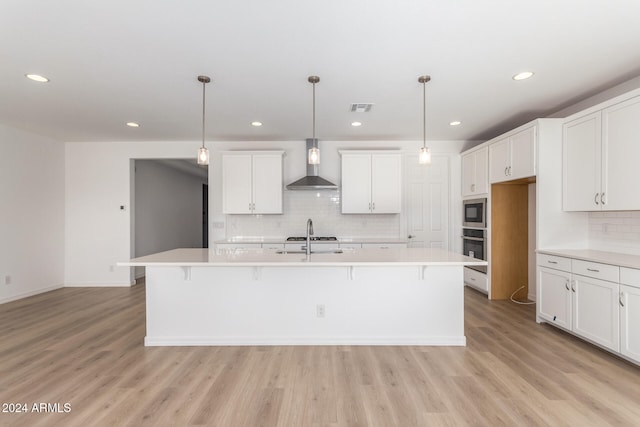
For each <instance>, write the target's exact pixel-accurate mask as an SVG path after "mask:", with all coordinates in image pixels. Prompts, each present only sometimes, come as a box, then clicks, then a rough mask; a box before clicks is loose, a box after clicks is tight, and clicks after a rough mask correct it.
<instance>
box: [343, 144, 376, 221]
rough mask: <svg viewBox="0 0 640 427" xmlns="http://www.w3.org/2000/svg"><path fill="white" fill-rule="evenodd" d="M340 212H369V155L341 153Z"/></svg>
mask: <svg viewBox="0 0 640 427" xmlns="http://www.w3.org/2000/svg"><path fill="white" fill-rule="evenodd" d="M340 197H341V199H342V202H341V203H342V213H343V214H347V213H370V212H371V155H370V154H343V155H342V190H341V196H340Z"/></svg>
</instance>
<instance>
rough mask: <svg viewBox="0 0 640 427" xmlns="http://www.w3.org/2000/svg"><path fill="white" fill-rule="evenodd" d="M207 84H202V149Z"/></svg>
mask: <svg viewBox="0 0 640 427" xmlns="http://www.w3.org/2000/svg"><path fill="white" fill-rule="evenodd" d="M206 86H207V82H204V81H203V82H202V147H203V148H204V108H205V102H204V100H205V96H206V95H205V87H206Z"/></svg>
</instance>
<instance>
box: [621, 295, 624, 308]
mask: <svg viewBox="0 0 640 427" xmlns="http://www.w3.org/2000/svg"><path fill="white" fill-rule="evenodd" d="M620 307H624V292H620Z"/></svg>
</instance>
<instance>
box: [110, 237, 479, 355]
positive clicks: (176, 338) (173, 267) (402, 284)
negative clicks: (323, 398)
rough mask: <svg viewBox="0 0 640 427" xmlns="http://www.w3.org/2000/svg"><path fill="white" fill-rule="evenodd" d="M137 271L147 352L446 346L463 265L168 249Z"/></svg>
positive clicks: (459, 328) (383, 252) (431, 256)
mask: <svg viewBox="0 0 640 427" xmlns="http://www.w3.org/2000/svg"><path fill="white" fill-rule="evenodd" d="M119 265H121V266H144V267H146V309H147V314H146V315H147V324H146V327H147V335H146V337H145V345H147V346H193V345H456V346H463V345H465V344H466V338H465V335H464V295H463V286H464V284H463V267H464V266H465V265H486V262H485V261H480V260H477V259H474V258H469V257H465V256H463V255H460V254H455V253H451V252H447V251H443V250H439V249H418V248H411V249H406V248H390V249H352V250H345V251H344V252H343V253H313V254H311V255H310V256H307V255H306V254H304V253H303V254H300V253H285V254H281V253H277V251H276V250H271V249H234V250H224V251H217V252H216V251H214V250H211V249H175V250H172V251H167V252H161V253H158V254H153V255H148V256H145V257H140V258H135V259H132V260H130V261H129V262H123V263H119Z"/></svg>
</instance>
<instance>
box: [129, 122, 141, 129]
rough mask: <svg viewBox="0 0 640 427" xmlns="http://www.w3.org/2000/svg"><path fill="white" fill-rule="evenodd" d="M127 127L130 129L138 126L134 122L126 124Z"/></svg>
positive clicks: (138, 125)
mask: <svg viewBox="0 0 640 427" xmlns="http://www.w3.org/2000/svg"><path fill="white" fill-rule="evenodd" d="M127 126H129V127H130V128H139V127H140V124H139V123H136V122H127Z"/></svg>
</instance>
